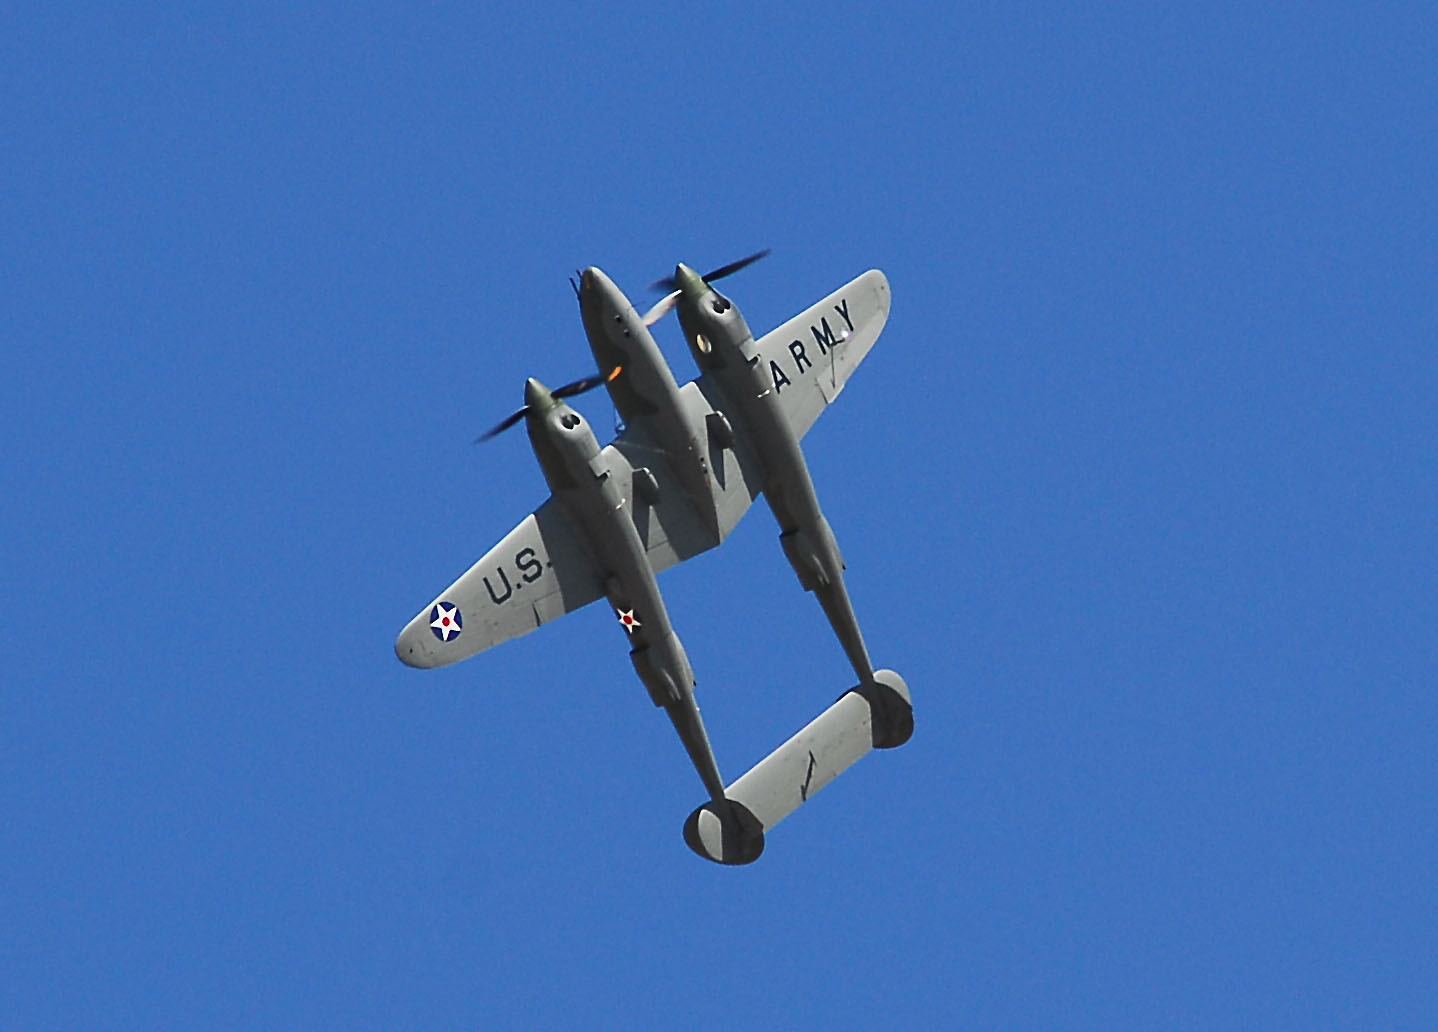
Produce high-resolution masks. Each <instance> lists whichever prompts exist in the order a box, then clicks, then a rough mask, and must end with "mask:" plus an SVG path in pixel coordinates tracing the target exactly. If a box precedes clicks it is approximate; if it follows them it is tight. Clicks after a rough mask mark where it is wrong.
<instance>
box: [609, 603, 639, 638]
mask: <svg viewBox="0 0 1438 1032" xmlns="http://www.w3.org/2000/svg"><path fill="white" fill-rule="evenodd" d="M615 612H616V613H618V614H619V622H620V623H622V624H623V625H624V629H625V630H626V631H628V632H629V633H630V634H633V633H634V628H636V627H643V626H644V625H643V624H642V623H640V622H639V618H638V617H637V616H635V615H634V610H632V609H616V610H615Z"/></svg>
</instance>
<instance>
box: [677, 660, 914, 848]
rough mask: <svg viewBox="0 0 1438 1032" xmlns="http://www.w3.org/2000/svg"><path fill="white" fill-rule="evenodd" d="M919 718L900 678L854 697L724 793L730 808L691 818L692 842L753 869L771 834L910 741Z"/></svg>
mask: <svg viewBox="0 0 1438 1032" xmlns="http://www.w3.org/2000/svg"><path fill="white" fill-rule="evenodd" d="M913 730H914V710H913V706H912V704H911V702H910V698H909V689H908V687H907V686H906V685H905V684H904V679H903V678H901V677H900V676H899V675H898V674H896V673H894V672H893V671H892V670H880V671H878V672H877V673H875V674H874V682H873V683H871V684H861V685H859V686H858V687H857V688H853V689H850V690H849V691H847V692H845V693H844V695H843V696H841V697H840V699H839V701H838V702H836V703H834V705H832V706H830V707H829V708H828V709H826V710H825V711H824V712H823V713H821V714H819V716H817V717H816V718H814V720H813V721H811V722H810V723H809V725H808V726H807V727H805V728H804V729H803V730H802V731H800V732H799V733H798V734H796V735H795V736H794V737H793V738H791V739H789V740H788V741H787V742H785V743H784V744H783V745H781V746H779V748H777V749H775V750H774V751H773V752H772V753H770V754H769V755H768V756H766V757H765V758H764V759H763V760H761V761H760V762H759V764H758V766H756V767H754V769H752V770H751V771H749V773H747V774H745V775H744V776H743V777H741V778H740V779H739V780H738V781H736V782H734V784H732V785H730V786H729V787H728V788H727V789H726V790H725V792H724V796H725V803H726V804H727V805H726V806H725V807H723V808H720V807H718V806H716V804H714V803H712V802H711V803H705V804H704V805H703V806H701V807H699V809H697V810H695V811H694V812H693V813H692V814H690V815H689V820H688V821H686V822H685V825H684V841H686V842H687V843H689V847H690V848H691V849H693V850H694V852H696V853H698V854H699V855H700V856H702V857H705V858H706V859H709V860H714V861H716V862H717V863H721V864H747V863H750V862H752V861H754V860H757V859H758V858H759V854H760V853H762V852H763V851H764V833H765V832H767V831H769V830H770V829H771V828H773V827H774V826H775V825H776V824H778V823H779V822H780V821H782V820H783V819H784V818H785V817H787V816H789V814H791V813H793V812H794V811H795V810H797V809H798V808H799V807H800V806H802V805H803V804H804V803H806V802H808V801H809V800H810V799H811V798H813V796H814V794H815V793H816V792H818V791H819V789H821V788H823V787H824V786H825V785H827V784H828V783H829V782H830V781H833V780H834V779H835V778H836V777H838V776H839V775H840V774H842V773H843V772H844V771H846V770H848V769H849V768H850V767H851V766H853V765H854V763H855V762H856V761H857V760H859V759H860V758H862V757H863V756H864V755H865V754H866V753H868V751H869V750H870V749H873V748H880V749H887V748H893V747H894V746H897V745H903V744H904V743H905V742H907V741H908V740H909V736H910V735H911V734H912V733H913Z"/></svg>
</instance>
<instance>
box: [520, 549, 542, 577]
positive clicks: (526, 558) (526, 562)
mask: <svg viewBox="0 0 1438 1032" xmlns="http://www.w3.org/2000/svg"><path fill="white" fill-rule="evenodd" d="M514 565H515V567H516V568H517V569H518V570H519V572H520V573H521V574H523V575H524V583H526V584H533V583H534V582H535V581H537V580H539V578H541V577H543V576H544V565H543V564H542V563H540V561H539V559H538V558H537V557H536V556H535V552H534V549H532V548H521V549H520V550H519V552H518V554H516V555H515V557H514Z"/></svg>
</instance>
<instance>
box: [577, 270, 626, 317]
mask: <svg viewBox="0 0 1438 1032" xmlns="http://www.w3.org/2000/svg"><path fill="white" fill-rule="evenodd" d="M623 298H624V295H623V294H621V293H620V292H619V288H618V287H616V286H615V285H614V281H613V280H612V279H610V278H609V277H608V276H606V275H605V274H604V270H603V269H598V268H595V267H594V266H593V265H591V266H590V267H589V268H587V269H585V270H584V271H583V272H581V273H580V274H579V307H580V308H581V309H584V310H586V311H587V310H594V309H606V308H614V309H622V308H624V307H625V305H624V304H623V303H621V302H622V301H623Z"/></svg>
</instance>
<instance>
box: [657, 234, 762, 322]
mask: <svg viewBox="0 0 1438 1032" xmlns="http://www.w3.org/2000/svg"><path fill="white" fill-rule="evenodd" d="M772 250H773V248H772V247H766V248H764V250H762V251H755V252H754V253H753V254H751V255H749V256H748V257H745V258H740V259H739V260H738V261H737V262H730V263H729V264H728V265H721V266H719V268H717V269H715V270H714V271H713V272H708V273H705V274H704V282H705V283H713V282H714V281H715V280H720V279H723V278H724V277H725V276H732V275H734V273H736V272H738V271H739V270H740V269H743V268H745V267H746V266H750V265H753V264H754V263H755V262H757V261H758V260H759V259H760V258H765V257H767V256H768V255H769V252H770V251H772ZM649 289H650V290H678V289H679V284H678V283H677V282H676V281H675V279H674V277H673V276H665V277H664V278H663V279H662V280H655V281H654V282H653V283H651V284H650V285H649ZM655 307H656V308H657V307H658V306H657V305H656V306H655ZM651 311H652V309H651ZM666 311H667V309H666ZM662 315H663V313H662V312H661V313H660V316H661V317H662ZM646 319H647V316H646Z"/></svg>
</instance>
